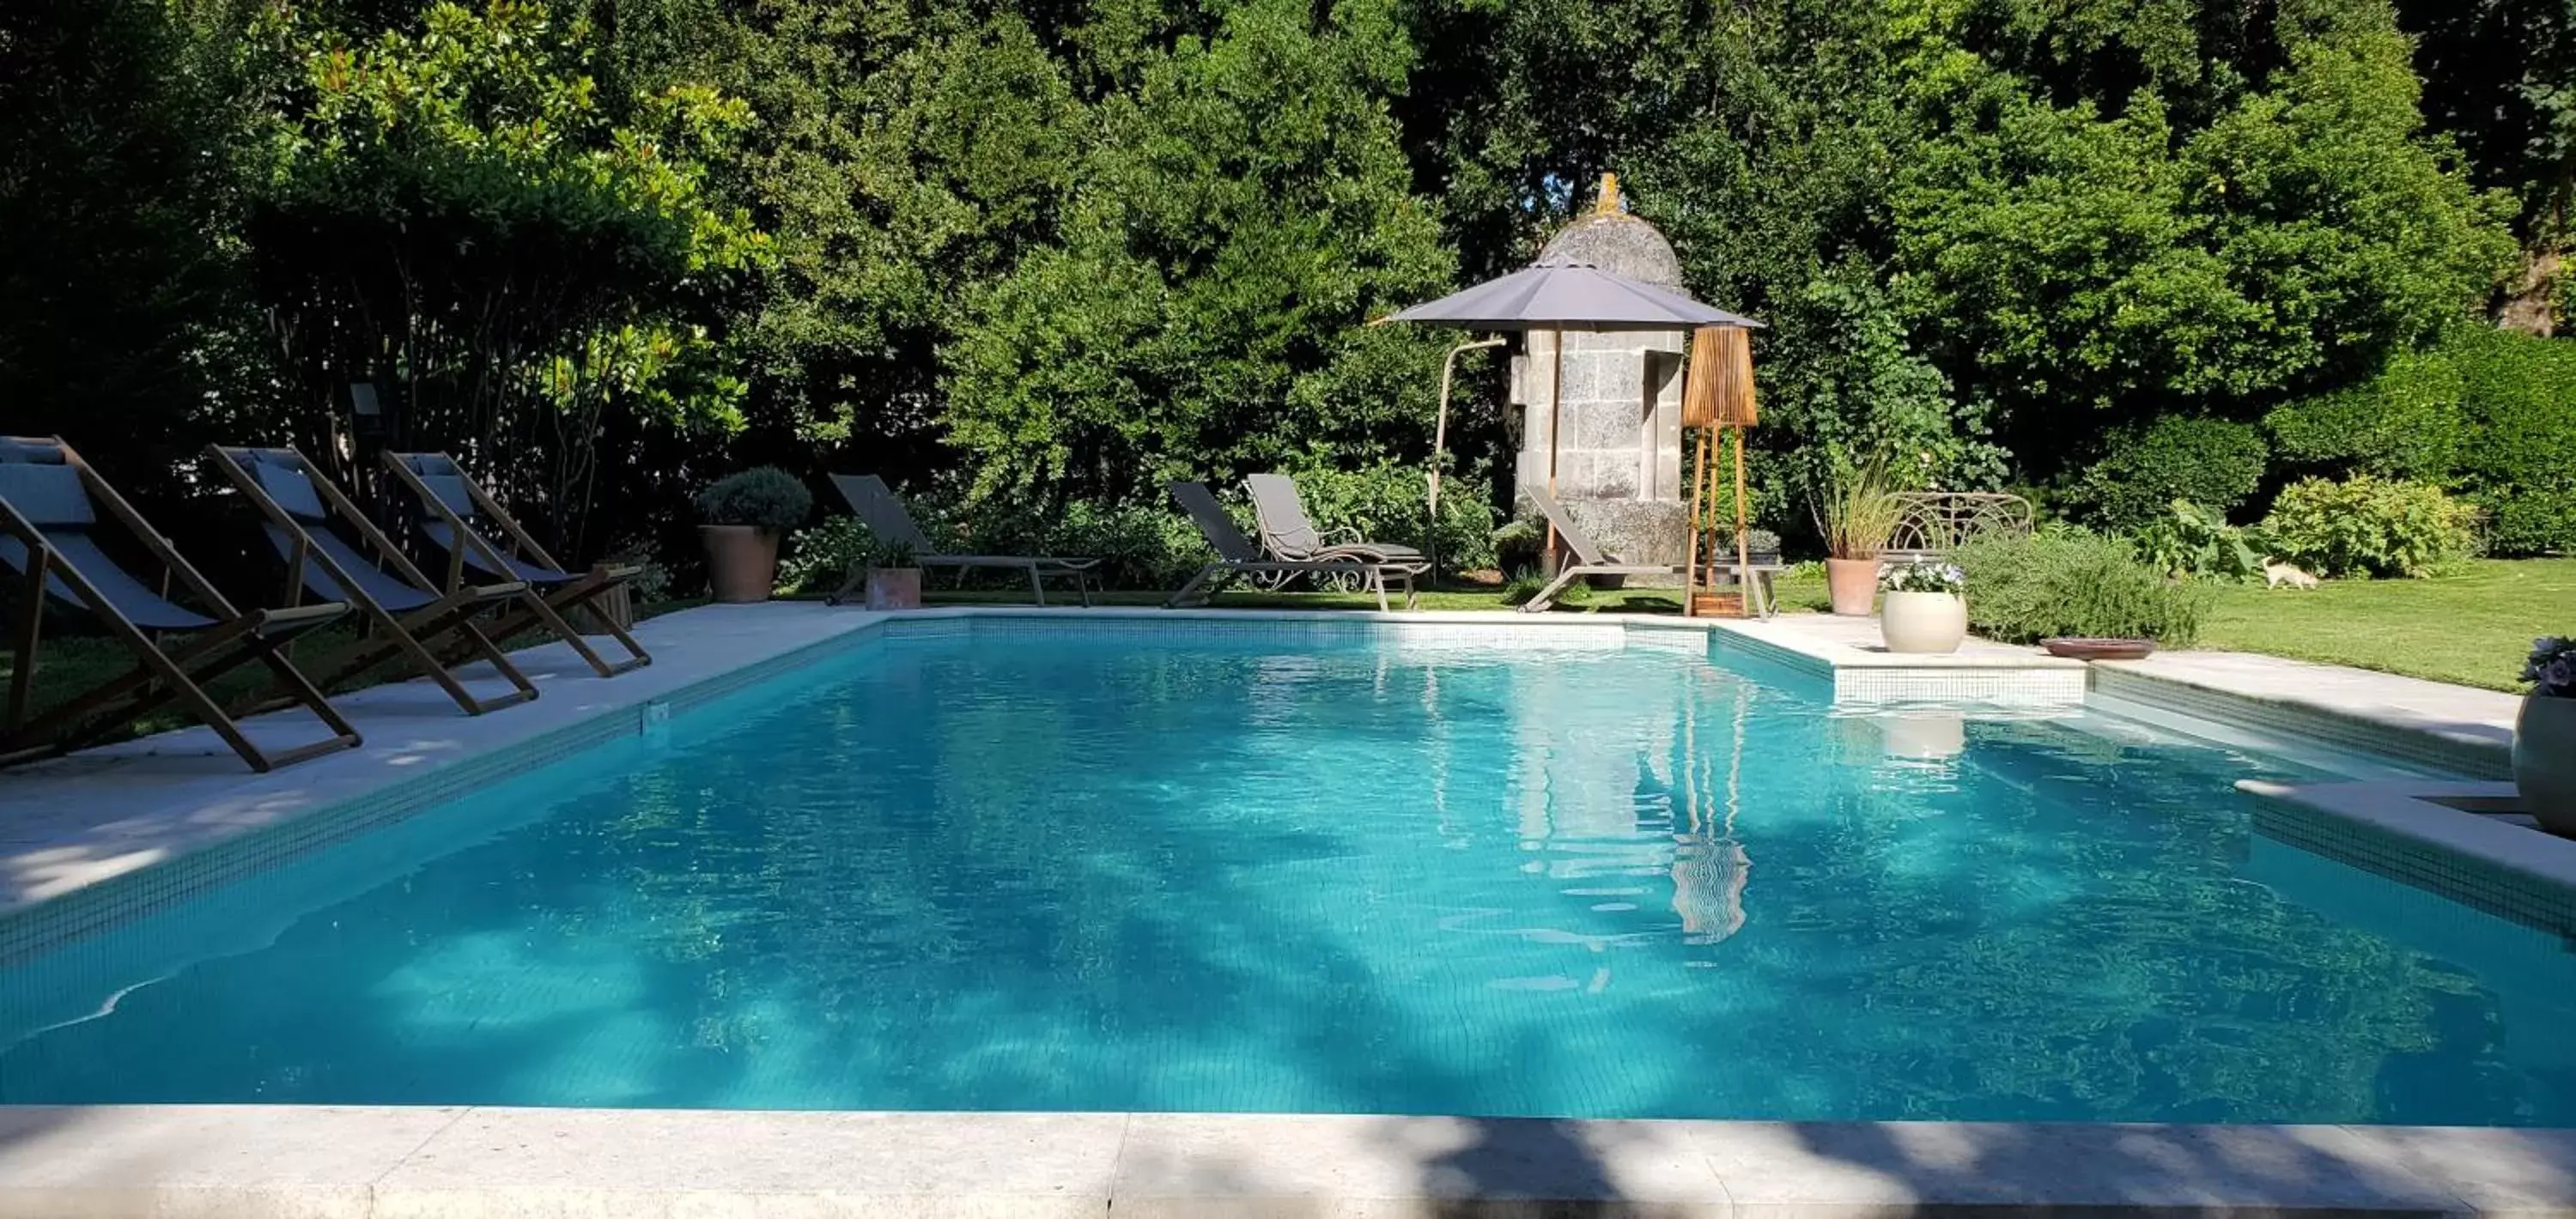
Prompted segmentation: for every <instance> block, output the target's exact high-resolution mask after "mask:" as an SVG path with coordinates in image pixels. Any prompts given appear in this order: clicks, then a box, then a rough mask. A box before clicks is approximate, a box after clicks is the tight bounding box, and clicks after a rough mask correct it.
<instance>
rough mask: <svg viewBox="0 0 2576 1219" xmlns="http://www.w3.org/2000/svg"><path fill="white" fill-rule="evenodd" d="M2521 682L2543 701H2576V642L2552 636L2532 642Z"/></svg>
mask: <svg viewBox="0 0 2576 1219" xmlns="http://www.w3.org/2000/svg"><path fill="white" fill-rule="evenodd" d="M2522 679H2523V680H2524V681H2527V682H2530V683H2531V692H2532V693H2533V694H2537V695H2540V696H2542V697H2544V698H2576V639H2566V638H2562V637H2560V636H2557V635H2549V636H2545V637H2543V638H2540V639H2534V640H2532V641H2531V659H2530V660H2527V661H2524V662H2523V665H2522Z"/></svg>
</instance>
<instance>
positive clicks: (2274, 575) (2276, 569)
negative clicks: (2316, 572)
mask: <svg viewBox="0 0 2576 1219" xmlns="http://www.w3.org/2000/svg"><path fill="white" fill-rule="evenodd" d="M2284 584H2287V585H2289V586H2290V587H2292V588H2307V589H2313V588H2315V587H2316V586H2317V578H2316V577H2315V576H2312V575H2309V574H2308V573H2306V572H2304V571H2301V570H2299V569H2298V568H2296V567H2292V566H2290V565H2289V564H2287V563H2284V562H2282V561H2280V560H2279V559H2265V560H2264V561H2263V587H2265V588H2279V587H2281V586H2282V585H2284Z"/></svg>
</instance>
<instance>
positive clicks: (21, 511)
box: [0, 437, 359, 771]
mask: <svg viewBox="0 0 2576 1219" xmlns="http://www.w3.org/2000/svg"><path fill="white" fill-rule="evenodd" d="M102 508H103V509H105V516H104V518H102V516H101V513H100V509H102ZM109 525H112V526H113V527H116V528H119V529H122V530H123V531H124V532H126V533H128V534H130V535H131V536H132V538H133V540H134V541H135V542H136V543H137V544H138V545H139V546H140V548H141V549H142V550H143V551H144V552H145V553H147V554H149V555H150V556H151V557H152V559H153V560H154V561H155V563H156V564H157V565H158V566H159V567H160V568H161V579H160V580H159V582H158V584H157V585H156V584H154V583H147V582H146V581H144V580H143V579H141V578H139V577H137V576H136V575H135V574H134V573H133V572H131V571H129V570H127V569H126V567H125V566H124V565H123V564H122V563H120V562H118V561H117V560H116V559H115V558H113V557H111V556H110V555H109V554H108V552H107V551H106V550H104V549H102V548H101V547H100V546H99V534H100V532H101V527H102V526H109ZM0 574H6V575H9V576H14V577H15V578H14V579H13V580H11V581H10V583H11V584H12V586H13V591H14V592H16V593H17V594H18V595H17V596H16V597H15V598H13V599H14V600H15V601H16V602H17V605H18V612H19V613H20V614H21V615H23V618H22V620H21V621H20V622H19V624H18V637H17V640H16V653H17V665H16V669H15V671H14V673H13V676H12V678H11V681H10V688H9V715H8V719H7V721H6V722H5V723H0V765H5V764H8V763H12V762H23V761H27V760H30V759H33V758H39V757H45V756H48V755H51V754H56V753H62V752H66V751H68V750H72V749H77V748H79V747H80V746H82V745H84V744H87V743H89V742H91V741H95V740H97V739H98V738H100V737H102V736H104V735H106V734H108V733H111V732H114V731H115V730H116V729H117V728H118V727H120V726H122V725H124V724H126V723H129V722H131V721H132V720H133V719H134V718H135V717H137V716H140V715H144V714H147V713H149V712H151V711H154V710H157V709H158V708H160V707H163V706H166V705H168V704H170V703H173V702H176V703H179V704H181V705H182V706H185V707H186V708H187V709H188V711H189V712H190V713H192V714H194V715H195V716H196V717H197V718H198V719H200V720H203V721H204V722H205V724H206V726H207V727H209V728H212V729H214V731H215V735H217V736H219V737H221V738H223V741H224V743H225V744H226V745H229V746H231V747H232V750H233V752H234V753H237V754H239V755H241V759H242V761H244V762H246V763H248V764H249V765H250V768H251V769H253V770H257V771H269V770H274V769H276V768H277V767H280V766H286V765H290V764H292V763H295V762H300V761H303V760H305V759H307V758H313V757H319V756H321V755H322V754H326V753H331V752H334V751H336V750H341V749H351V748H355V747H356V746H357V745H358V744H359V736H358V731H357V729H356V728H354V727H352V726H350V724H349V721H348V720H347V719H345V718H343V717H342V716H341V715H340V713H339V711H338V710H337V709H335V708H333V707H332V706H331V703H330V700H329V699H326V698H324V697H323V695H322V692H321V690H319V689H318V688H316V687H315V686H314V685H313V683H312V682H311V681H309V680H306V678H305V676H304V674H303V673H302V672H300V671H298V670H297V669H296V667H295V665H294V663H293V662H292V661H290V660H288V659H287V656H286V651H285V649H286V645H287V644H289V643H291V642H293V641H294V640H295V639H296V637H298V636H300V635H303V634H305V633H306V632H308V631H311V630H314V629H315V628H317V627H322V626H326V625H328V624H330V623H332V622H335V621H337V620H339V619H340V618H341V617H342V616H344V615H346V614H347V613H348V612H349V607H348V606H347V605H345V604H342V603H340V602H336V601H331V602H320V603H317V604H312V605H304V606H297V607H294V608H291V609H253V610H239V609H235V608H233V605H232V603H231V602H230V601H227V600H225V599H224V596H223V594H222V593H220V592H218V591H216V589H215V587H214V585H212V584H210V583H208V582H207V581H206V578H205V577H204V576H202V575H200V574H198V572H197V569H196V568H194V567H191V566H189V565H188V561H187V560H186V559H183V558H181V557H180V556H179V553H178V551H177V550H175V549H173V548H172V547H171V545H170V543H169V541H168V539H167V538H165V537H163V536H162V534H161V532H160V531H159V530H157V529H154V528H152V526H151V525H150V524H149V523H148V522H146V521H145V520H144V519H143V517H142V514H140V513H138V512H136V511H135V510H134V507H133V505H131V504H128V503H126V502H125V499H124V497H122V496H120V495H118V494H117V493H116V491H115V489H114V488H112V487H109V486H108V485H107V483H106V481H105V480H104V479H101V478H100V477H99V476H98V473H97V471H95V470H92V469H91V468H90V467H89V464H88V463H87V462H84V461H82V460H81V458H80V454H78V453H76V452H73V451H72V447H71V446H70V445H67V444H65V443H63V442H62V441H61V440H60V439H59V438H39V437H15V438H0ZM174 582H175V583H176V584H177V585H178V586H179V590H181V591H184V593H185V594H186V595H187V596H189V597H190V598H191V599H192V600H194V601H195V602H196V603H197V604H199V605H200V606H202V607H203V609H202V610H195V609H189V608H187V607H186V606H183V605H181V604H179V603H178V602H177V601H174V600H172V599H171V597H172V594H173V592H174V590H173V589H172V587H171V585H172V584H173V583H174ZM47 601H51V602H54V603H56V604H58V605H63V606H67V607H70V608H73V609H77V610H80V611H83V612H85V613H87V614H88V615H89V616H90V617H92V618H94V619H96V620H97V621H98V623H99V625H100V626H101V627H103V628H105V629H106V631H107V633H108V634H109V635H110V636H111V637H113V638H115V639H116V640H117V642H119V643H121V644H123V645H124V646H125V647H126V649H127V650H128V651H130V652H132V653H133V655H134V660H135V667H134V668H133V669H132V670H131V671H130V672H128V673H126V674H125V675H123V676H121V677H118V678H115V679H113V680H110V681H107V682H105V683H102V684H101V685H99V686H97V687H95V688H93V689H91V690H89V691H87V692H85V693H82V694H80V695H78V696H75V697H73V698H71V699H69V700H67V701H65V702H63V703H62V704H61V705H59V706H56V707H54V708H52V709H50V710H48V711H46V712H45V713H44V714H42V715H36V716H30V715H29V709H30V704H31V702H32V699H33V695H34V687H35V674H36V664H37V660H38V656H37V650H38V646H39V644H40V643H41V642H42V636H43V626H44V617H45V615H44V608H45V603H46V602H47ZM156 636H184V637H185V638H183V639H180V640H179V641H178V642H176V643H175V644H174V645H173V646H169V647H164V646H163V644H162V642H161V641H160V639H158V638H156ZM253 661H257V662H259V663H260V664H263V665H265V666H267V667H268V669H269V672H270V673H271V675H272V676H273V677H274V678H275V680H276V684H277V686H278V688H279V689H280V690H281V691H282V692H283V693H284V695H285V696H286V699H287V701H289V702H292V703H295V704H299V705H301V706H303V707H304V708H305V709H306V710H308V711H311V712H312V713H313V715H314V716H315V718H317V719H320V720H321V721H322V723H323V726H324V727H326V728H328V729H329V730H330V732H331V735H330V736H329V737H327V738H325V739H322V740H317V741H312V742H309V743H306V744H302V745H297V746H293V747H291V748H286V749H280V750H274V751H272V750H268V749H263V748H261V747H260V746H259V745H257V744H255V743H253V742H252V741H251V739H250V738H249V737H248V736H247V735H245V734H244V733H243V731H242V728H241V724H240V723H239V722H238V721H237V720H236V719H235V718H234V716H233V715H232V713H230V712H228V711H226V710H225V709H224V708H223V706H222V705H221V704H219V703H217V702H216V701H215V700H214V698H213V697H212V696H211V695H209V694H207V693H206V689H205V686H206V683H208V682H211V681H213V680H214V679H215V678H217V677H220V676H222V675H223V674H225V673H228V672H231V671H232V670H233V669H236V668H239V667H240V666H242V665H244V664H247V663H250V662H253Z"/></svg>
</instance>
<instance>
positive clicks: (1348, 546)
mask: <svg viewBox="0 0 2576 1219" xmlns="http://www.w3.org/2000/svg"><path fill="white" fill-rule="evenodd" d="M1243 490H1244V493H1245V494H1247V495H1250V496H1251V497H1252V519H1253V521H1254V523H1255V526H1256V528H1257V529H1258V530H1259V531H1260V533H1261V549H1262V550H1263V552H1264V553H1266V554H1268V555H1269V557H1271V558H1273V559H1279V560H1283V561H1287V562H1302V561H1308V560H1314V559H1348V558H1359V559H1365V560H1368V561H1370V562H1375V563H1409V562H1420V563H1422V564H1424V570H1426V571H1427V570H1429V564H1430V560H1429V559H1428V558H1426V557H1425V556H1424V555H1423V553H1422V552H1421V551H1419V550H1416V549H1414V548H1413V547H1411V546H1398V545H1395V544H1393V543H1390V542H1371V541H1368V540H1366V539H1363V538H1361V537H1360V536H1358V535H1357V534H1355V533H1354V534H1351V536H1349V537H1348V538H1344V539H1341V540H1335V539H1334V538H1333V537H1331V536H1329V535H1327V534H1326V533H1325V532H1324V531H1323V530H1321V529H1318V528H1316V527H1315V521H1314V518H1312V517H1310V516H1307V515H1306V500H1305V497H1304V496H1301V495H1299V494H1297V480H1295V479H1293V478H1290V477H1288V476H1287V475H1285V474H1254V475H1251V476H1249V477H1246V478H1245V479H1244V480H1243ZM1343 532H1345V533H1348V532H1349V531H1348V530H1344V531H1343Z"/></svg>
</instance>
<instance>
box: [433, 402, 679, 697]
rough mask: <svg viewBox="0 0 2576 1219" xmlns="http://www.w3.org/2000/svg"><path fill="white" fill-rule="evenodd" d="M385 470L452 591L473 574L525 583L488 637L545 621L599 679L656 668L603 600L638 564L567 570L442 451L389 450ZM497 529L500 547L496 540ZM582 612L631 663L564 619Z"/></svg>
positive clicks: (637, 570) (632, 575) (506, 634)
mask: <svg viewBox="0 0 2576 1219" xmlns="http://www.w3.org/2000/svg"><path fill="white" fill-rule="evenodd" d="M385 468H386V469H388V470H391V471H392V472H393V476H394V479H395V481H397V482H399V483H401V484H402V485H403V487H404V488H405V489H406V490H408V491H410V492H411V495H412V498H413V500H414V501H415V502H416V503H417V504H418V506H419V515H418V516H417V517H416V518H415V520H416V524H417V526H418V528H419V530H420V535H421V537H422V538H424V539H426V540H427V541H428V542H429V544H430V545H431V546H432V547H434V548H436V549H437V550H439V551H441V552H443V553H444V554H446V555H447V573H446V576H445V578H444V579H443V580H441V581H440V587H442V588H444V589H446V590H447V591H448V592H450V593H454V592H459V591H462V590H463V589H465V588H466V587H468V586H467V584H466V577H467V573H468V571H471V572H472V573H473V574H474V576H475V578H477V579H498V580H502V581H507V582H517V583H521V584H524V585H526V587H524V588H522V589H521V590H520V591H519V593H518V598H517V600H518V604H517V605H516V607H514V608H513V609H511V610H510V611H509V612H507V613H505V614H503V615H502V617H501V620H500V621H499V622H496V623H494V624H493V625H492V626H491V627H490V628H488V629H487V630H486V632H485V634H486V635H487V636H489V637H490V638H492V639H494V640H500V641H506V640H508V639H509V638H510V637H511V636H512V635H515V634H517V633H519V632H520V631H523V630H526V629H527V628H528V627H530V626H535V625H540V624H542V625H543V626H544V627H545V628H546V629H547V630H548V631H551V632H553V633H554V636H555V638H557V639H561V640H563V641H564V643H566V644H567V645H569V646H570V647H571V648H572V650H573V651H574V652H575V653H576V654H578V655H579V656H580V657H581V658H582V660H584V661H585V662H587V663H588V664H589V665H590V668H591V671H592V672H594V673H597V674H599V675H600V676H601V677H615V676H617V675H618V674H620V673H624V672H626V671H628V670H630V669H640V668H642V667H644V666H645V665H649V664H651V663H653V655H652V653H650V652H647V651H645V650H644V645H642V644H640V643H637V642H635V636H633V635H631V634H628V633H627V630H626V628H625V627H622V626H619V625H617V619H616V618H614V617H612V616H611V615H610V614H609V613H608V612H607V609H606V607H604V606H602V605H601V604H600V603H599V599H600V598H601V597H604V596H606V595H607V594H608V593H609V592H610V591H611V590H613V589H616V588H619V587H621V586H623V585H624V584H625V583H626V582H627V581H629V580H632V579H634V578H635V577H636V575H637V574H638V573H640V572H642V571H643V570H644V569H643V568H642V567H641V566H636V565H631V564H630V565H612V564H606V563H603V564H600V565H599V566H597V567H593V568H591V569H590V570H589V571H586V572H573V571H566V570H564V566H563V565H562V564H560V563H557V562H555V560H554V556H552V555H549V554H547V553H546V550H545V547H543V546H539V545H537V539H536V538H534V537H532V536H530V535H529V533H528V531H527V530H525V529H522V528H520V527H519V522H517V521H516V520H513V519H511V517H510V511H509V509H507V508H503V507H502V506H501V501H499V500H496V499H494V498H492V496H491V494H490V493H489V492H487V491H485V490H484V489H483V488H482V486H481V485H480V484H478V483H476V482H475V481H474V480H473V479H471V478H469V477H467V476H466V474H465V469H464V467H462V466H459V465H457V464H456V459H455V458H452V457H449V456H448V455H447V454H445V453H392V452H388V453H386V454H385ZM496 532H497V534H498V536H499V538H500V541H499V542H498V543H496V542H495V541H494V540H493V538H494V535H495V533H496ZM584 608H586V609H588V610H589V611H590V616H591V617H592V618H593V619H594V620H596V621H597V622H598V623H599V625H600V628H601V629H602V630H605V631H607V632H608V634H609V636H610V637H611V638H614V639H615V640H617V642H618V645H619V646H621V647H623V648H625V649H626V659H624V660H619V661H613V662H612V661H610V660H609V659H607V658H606V657H603V656H601V655H600V654H599V652H598V650H597V649H595V648H593V647H591V646H590V641H589V640H588V639H586V638H584V637H583V635H582V633H581V632H580V631H577V630H574V629H573V627H572V624H571V623H569V622H566V621H564V611H565V610H569V609H584Z"/></svg>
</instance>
